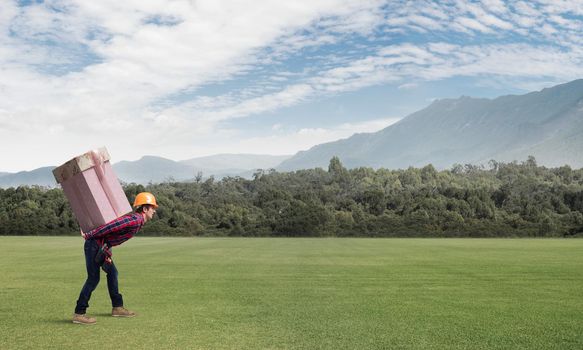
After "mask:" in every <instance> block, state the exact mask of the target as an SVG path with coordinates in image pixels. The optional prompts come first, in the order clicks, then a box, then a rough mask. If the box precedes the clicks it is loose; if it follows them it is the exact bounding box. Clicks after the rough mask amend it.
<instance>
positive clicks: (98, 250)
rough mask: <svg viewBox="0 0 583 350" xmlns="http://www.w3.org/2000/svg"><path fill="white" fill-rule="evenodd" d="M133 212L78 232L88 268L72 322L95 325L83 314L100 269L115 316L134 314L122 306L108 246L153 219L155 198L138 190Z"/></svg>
mask: <svg viewBox="0 0 583 350" xmlns="http://www.w3.org/2000/svg"><path fill="white" fill-rule="evenodd" d="M134 208H135V211H134V212H133V213H129V214H126V215H123V216H120V217H119V218H117V219H114V220H112V221H110V222H108V223H106V224H103V225H101V226H99V227H97V228H95V229H93V230H91V231H89V232H87V233H85V232H83V231H81V236H82V237H83V238H84V239H85V247H84V249H85V265H86V267H87V280H86V281H85V285H84V286H83V289H81V293H80V294H79V299H78V300H77V306H76V307H75V314H74V315H73V323H78V324H95V323H96V322H97V320H96V319H95V318H93V317H88V316H86V315H85V312H86V310H87V308H88V307H89V299H90V298H91V293H92V292H93V291H94V290H95V288H96V287H97V284H98V283H99V278H100V271H99V269H100V268H102V269H103V271H105V273H106V274H107V289H108V290H109V296H110V297H111V305H112V311H111V315H112V316H114V317H133V316H135V315H136V314H135V313H134V312H132V311H130V310H127V309H126V308H124V307H123V299H122V295H121V294H120V293H119V290H118V283H117V268H116V267H115V264H114V263H113V260H112V259H111V250H110V249H111V247H114V246H117V245H120V244H122V243H124V242H125V241H127V240H128V239H130V238H132V237H133V236H134V235H135V234H136V233H138V231H139V230H140V229H141V228H142V226H143V225H144V224H145V223H146V222H148V221H149V220H151V219H152V217H153V216H154V214H155V213H156V209H157V208H158V205H157V204H156V198H155V197H154V196H153V195H152V194H151V193H148V192H142V193H139V194H138V195H137V196H136V199H135V201H134Z"/></svg>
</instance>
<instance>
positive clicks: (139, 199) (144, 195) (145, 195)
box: [134, 192, 158, 208]
mask: <svg viewBox="0 0 583 350" xmlns="http://www.w3.org/2000/svg"><path fill="white" fill-rule="evenodd" d="M144 204H149V205H152V206H154V208H158V204H156V197H154V195H153V194H151V193H150V192H140V193H138V195H137V196H136V199H135V200H134V208H137V207H139V206H141V205H144Z"/></svg>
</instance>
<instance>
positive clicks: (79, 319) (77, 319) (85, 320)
mask: <svg viewBox="0 0 583 350" xmlns="http://www.w3.org/2000/svg"><path fill="white" fill-rule="evenodd" d="M96 322H97V320H96V319H94V318H93V317H87V316H86V315H85V314H73V323H77V324H95V323H96Z"/></svg>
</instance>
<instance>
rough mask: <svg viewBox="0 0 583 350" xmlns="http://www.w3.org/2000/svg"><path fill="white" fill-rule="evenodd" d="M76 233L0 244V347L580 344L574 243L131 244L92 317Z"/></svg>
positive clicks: (581, 267) (580, 281) (581, 269)
mask: <svg viewBox="0 0 583 350" xmlns="http://www.w3.org/2000/svg"><path fill="white" fill-rule="evenodd" d="M82 243H83V242H82V239H81V238H74V237H42V238H41V237H0V246H1V251H2V253H1V254H0V272H1V273H0V349H63V348H78V349H97V348H100V349H581V348H583V240H575V239H571V240H561V239H556V240H555V239H286V238H281V239H244V238H203V239H190V238H135V239H132V240H130V241H129V242H127V243H126V244H124V245H123V246H120V247H116V248H115V249H114V260H115V262H116V265H117V266H118V269H119V272H120V290H121V292H122V294H123V295H124V299H125V302H126V306H127V307H128V308H129V309H131V310H134V311H136V312H138V314H139V315H138V317H135V318H131V319H118V318H112V317H110V316H108V315H109V312H110V311H111V304H110V301H109V296H108V294H107V287H106V281H105V276H104V275H102V279H101V283H100V285H99V286H98V288H97V290H96V291H95V292H94V293H93V297H92V300H91V302H90V304H91V307H90V308H89V310H88V314H89V315H92V316H96V317H97V319H98V323H97V324H96V325H94V326H82V325H74V324H72V323H71V321H70V319H71V315H72V312H73V309H74V306H75V301H76V299H77V296H78V294H79V291H80V289H81V287H82V285H83V282H84V280H85V270H84V269H85V267H84V260H83V248H82V246H83V244H82Z"/></svg>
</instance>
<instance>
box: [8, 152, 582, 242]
mask: <svg viewBox="0 0 583 350" xmlns="http://www.w3.org/2000/svg"><path fill="white" fill-rule="evenodd" d="M123 188H124V191H125V193H126V195H127V197H128V198H129V199H130V200H132V199H133V198H134V197H135V195H136V194H137V193H139V192H142V191H149V192H152V193H153V194H154V195H155V196H156V198H157V201H158V204H159V205H160V207H159V208H158V211H157V218H156V219H155V220H153V221H152V222H151V223H148V225H146V226H144V229H143V230H142V231H141V233H140V234H142V235H151V236H308V237H326V236H336V237H348V236H350V237H567V236H569V237H571V236H580V235H583V169H578V170H577V169H575V170H574V169H571V168H570V167H569V166H562V167H558V168H546V167H544V166H538V165H537V163H536V160H535V159H534V158H533V157H529V158H528V159H527V160H526V161H523V162H520V163H519V162H510V163H503V162H496V161H490V162H489V164H488V166H487V167H484V166H475V165H470V164H467V165H455V166H453V167H452V168H451V169H448V170H442V171H437V170H436V169H435V168H434V167H433V166H432V165H427V166H425V167H422V168H413V167H411V168H408V169H399V170H388V169H383V168H381V169H377V170H375V169H372V168H367V167H361V168H355V169H346V168H345V167H344V166H343V165H342V163H341V161H340V159H338V158H337V157H334V158H332V159H331V160H330V164H329V167H328V169H327V170H324V169H320V168H316V169H309V170H298V171H295V172H276V171H274V170H258V171H257V172H256V173H255V174H254V176H253V178H252V179H244V178H241V177H227V178H223V179H221V180H216V179H214V178H213V177H210V178H207V179H204V178H203V177H202V176H201V174H199V175H198V176H196V177H195V178H194V179H193V180H192V181H189V182H175V181H166V182H164V183H159V184H149V185H147V186H143V185H139V184H133V183H132V184H123ZM78 230H79V229H78V224H77V221H76V219H75V217H74V215H73V214H72V211H71V208H70V206H69V204H68V201H67V199H66V198H65V196H64V194H63V191H62V190H61V189H60V188H53V189H49V188H43V187H37V186H33V187H26V186H23V187H17V188H8V189H0V235H73V234H78V232H79V231H78Z"/></svg>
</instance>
